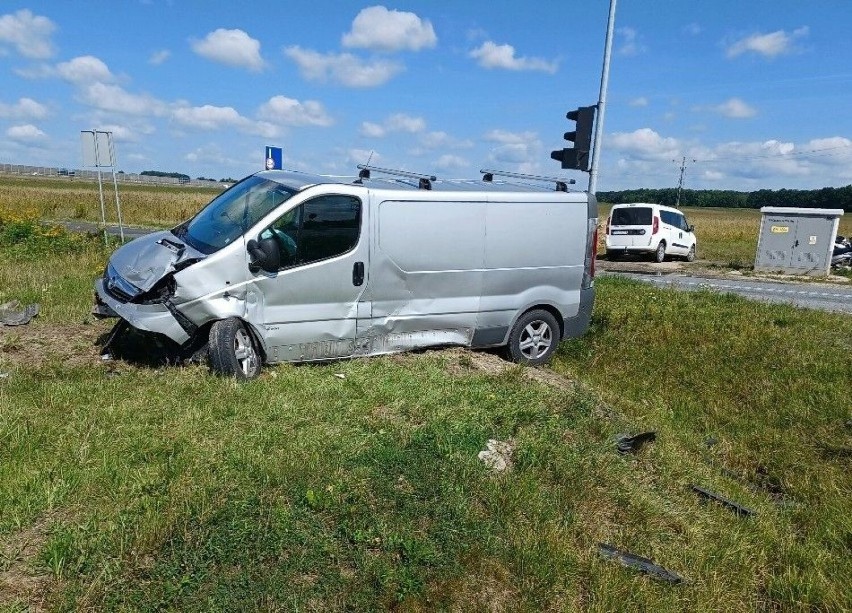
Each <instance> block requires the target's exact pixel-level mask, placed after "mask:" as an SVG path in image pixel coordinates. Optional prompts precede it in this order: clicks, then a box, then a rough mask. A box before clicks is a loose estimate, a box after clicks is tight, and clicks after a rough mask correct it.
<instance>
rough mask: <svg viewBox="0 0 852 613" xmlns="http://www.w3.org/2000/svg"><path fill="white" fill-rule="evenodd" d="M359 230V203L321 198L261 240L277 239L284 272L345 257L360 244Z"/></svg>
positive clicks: (293, 213) (345, 198)
mask: <svg viewBox="0 0 852 613" xmlns="http://www.w3.org/2000/svg"><path fill="white" fill-rule="evenodd" d="M360 228H361V201H360V200H358V199H357V198H354V197H352V196H339V195H334V196H321V197H319V198H314V199H313V200H309V201H308V202H305V203H304V204H301V205H300V206H298V207H296V208H294V209H292V210H290V211H288V212H287V213H285V214H284V215H282V216H281V217H280V218H279V219H278V220H276V221H275V223H273V224H272V225H271V226H270V227H269V228H267V229H266V230H264V231H263V232H261V233H260V238H261V239H265V238H270V237H274V238H275V240H276V242H277V243H278V247H279V249H280V250H281V269H284V268H291V267H293V266H300V265H303V264H310V263H311V262H317V261H319V260H325V259H328V258H333V257H336V256H338V255H342V254H344V253H346V252H347V251H349V250H351V249H352V248H353V247H354V246H355V245H356V244H357V243H358V236H359V234H360Z"/></svg>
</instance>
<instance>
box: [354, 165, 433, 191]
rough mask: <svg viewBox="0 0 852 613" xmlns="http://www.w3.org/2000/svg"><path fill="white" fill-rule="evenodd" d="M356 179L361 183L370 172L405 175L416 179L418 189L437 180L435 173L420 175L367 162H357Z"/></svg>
mask: <svg viewBox="0 0 852 613" xmlns="http://www.w3.org/2000/svg"><path fill="white" fill-rule="evenodd" d="M358 170H359V172H358V180H357V181H356V183H362V182H363V181H364V179H369V178H370V172H371V171H372V172H378V173H381V174H385V175H393V176H396V177H406V178H408V179H417V180H418V186H417V187H418V188H419V189H432V181H437V179H438V177H436V176H435V175H422V174H420V173H417V172H408V171H407V170H394V169H393V168H379V167H377V166H370V165H369V164H358Z"/></svg>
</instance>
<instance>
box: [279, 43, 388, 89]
mask: <svg viewBox="0 0 852 613" xmlns="http://www.w3.org/2000/svg"><path fill="white" fill-rule="evenodd" d="M284 54H285V55H286V56H287V57H289V58H290V59H291V60H293V61H294V62H296V65H297V66H298V67H299V72H301V74H302V76H303V77H304V78H306V79H308V80H309V81H320V82H326V81H331V82H333V83H340V84H341V85H345V86H347V87H376V86H378V85H382V84H384V83H386V82H387V81H389V80H390V79H392V78H393V77H394V76H396V75H397V74H398V73H400V72H401V71H402V70H403V67H402V65H400V64H399V63H397V62H391V61H388V60H374V61H372V62H365V61H363V60H361V59H359V58H357V57H355V56H354V55H352V54H349V53H341V54H337V55H336V54H333V53H329V54H322V53H318V52H317V51H311V50H310V49H302V48H301V47H299V46H293V47H288V48H286V49H285V50H284Z"/></svg>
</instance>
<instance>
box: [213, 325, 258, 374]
mask: <svg viewBox="0 0 852 613" xmlns="http://www.w3.org/2000/svg"><path fill="white" fill-rule="evenodd" d="M208 356H209V357H210V367H211V368H212V369H213V372H215V373H216V374H217V375H222V376H225V377H236V378H237V379H242V380H245V379H253V378H255V377H256V376H257V375H258V374H260V366H261V364H260V354H259V353H258V351H257V347H256V346H255V344H254V339H252V337H251V334H250V333H249V331H248V330H247V329H246V327H245V326H244V325H243V322H242V321H240V320H239V319H237V318H236V317H231V318H229V319H221V320H219V321H217V322H216V323H214V324H213V327H211V328H210V343H209V348H208Z"/></svg>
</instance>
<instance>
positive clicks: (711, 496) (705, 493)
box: [692, 485, 755, 517]
mask: <svg viewBox="0 0 852 613" xmlns="http://www.w3.org/2000/svg"><path fill="white" fill-rule="evenodd" d="M692 491H693V492H695V493H696V494H698V495H699V496H701V497H702V498H705V499H707V500H712V501H714V502H718V503H719V504H721V505H722V506H723V507H725V508H726V509H728V510H729V511H731V512H733V513H734V514H736V515H744V516H746V517H751V516H752V515H754V514H755V513H754V511H752V510H751V509H749V508H746V507H744V506H743V505H741V504H739V503H737V502H734V501H733V500H729V499H728V498H725V497H724V496H720V495H719V494H717V493H716V492H711V491H710V490H707V489H704V488H703V487H698V486H697V485H693V486H692Z"/></svg>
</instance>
